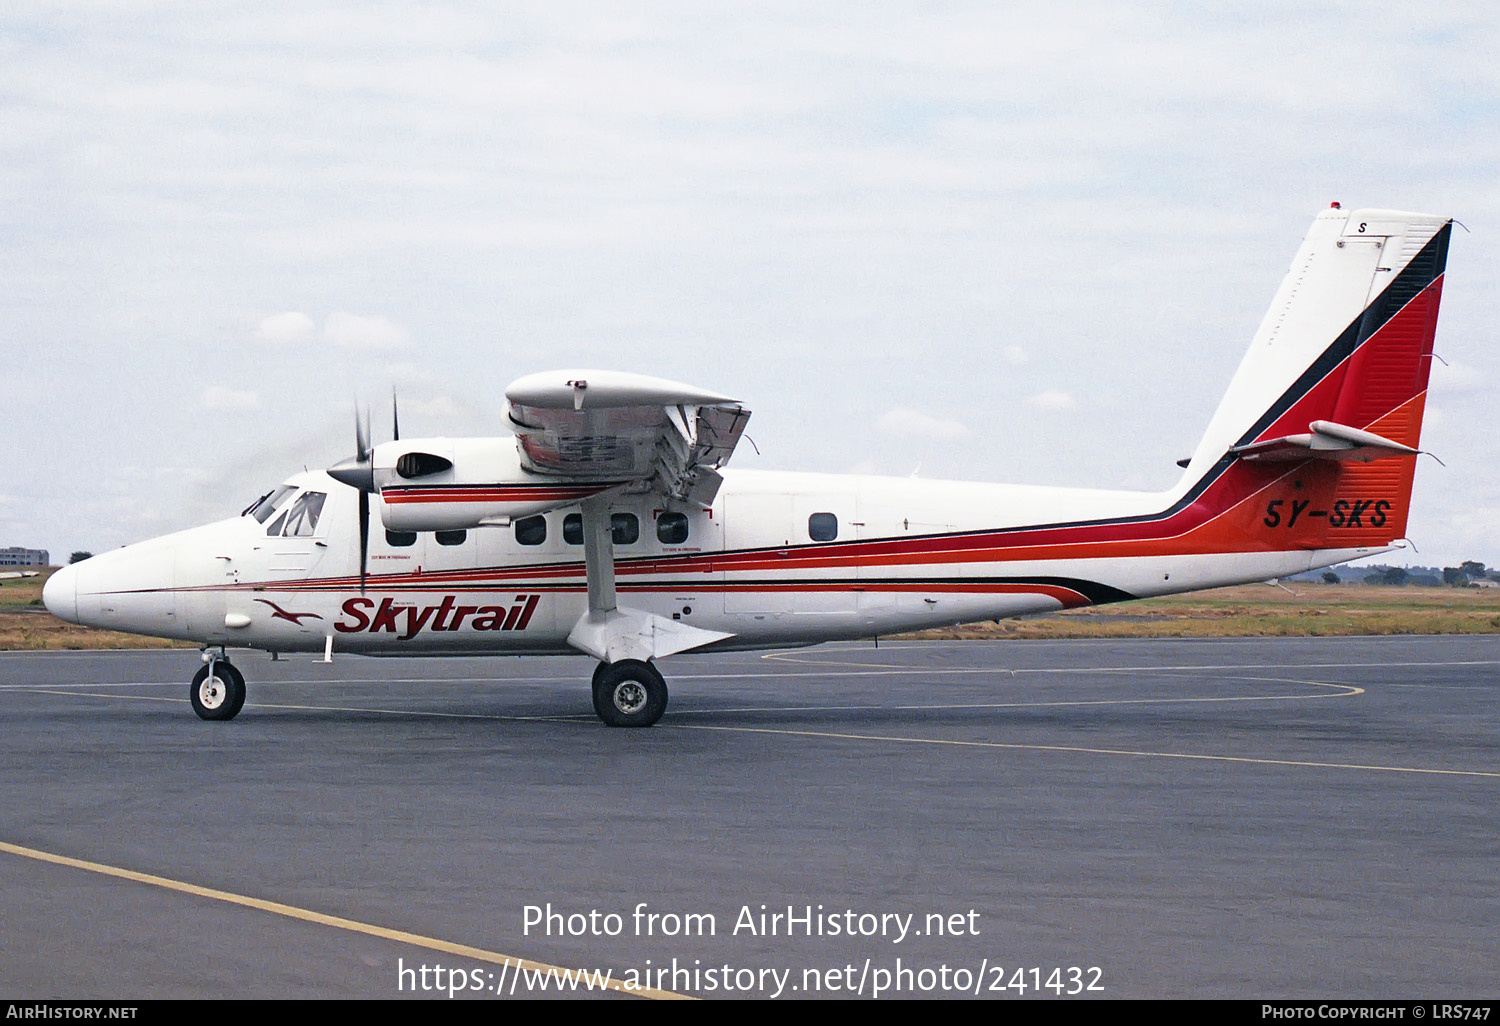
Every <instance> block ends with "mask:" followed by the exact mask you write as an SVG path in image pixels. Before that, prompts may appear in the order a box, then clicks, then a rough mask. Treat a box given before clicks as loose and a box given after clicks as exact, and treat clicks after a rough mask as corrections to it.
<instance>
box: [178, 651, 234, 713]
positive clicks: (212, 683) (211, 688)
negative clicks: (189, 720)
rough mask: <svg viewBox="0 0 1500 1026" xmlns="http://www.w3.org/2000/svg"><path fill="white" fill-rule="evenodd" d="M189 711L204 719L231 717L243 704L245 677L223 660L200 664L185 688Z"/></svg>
mask: <svg viewBox="0 0 1500 1026" xmlns="http://www.w3.org/2000/svg"><path fill="white" fill-rule="evenodd" d="M188 699H189V700H190V701H191V702H192V703H193V712H195V713H197V714H198V715H199V717H201V718H202V719H205V720H232V719H234V718H235V716H237V715H238V714H239V711H240V709H241V708H242V707H243V706H244V704H245V678H244V677H243V676H241V675H240V671H239V670H236V669H235V668H234V667H233V666H232V665H230V664H229V663H228V662H226V661H225V660H223V659H218V660H215V661H214V662H212V663H204V664H203V667H202V668H201V669H200V670H199V671H198V672H197V673H195V674H194V675H193V683H192V686H191V687H189V688H188Z"/></svg>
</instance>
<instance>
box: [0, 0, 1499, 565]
mask: <svg viewBox="0 0 1500 1026" xmlns="http://www.w3.org/2000/svg"><path fill="white" fill-rule="evenodd" d="M1497 58H1500V11H1497V9H1496V8H1495V7H1494V5H1493V4H1487V3H1452V4H1441V5H1422V6H1410V5H1408V6H1407V7H1405V8H1394V7H1393V9H1390V10H1379V9H1378V8H1374V9H1372V8H1371V7H1370V5H1367V4H1354V3H1317V2H1306V0H1298V2H1296V3H1274V2H1257V3H1254V4H1233V3H1226V4H1213V5H1198V4H1188V3H1161V2H1152V3H1122V2H1108V3H1068V2H1063V3H1055V4H1048V5H997V4H993V3H958V2H955V3H941V2H938V3H934V2H923V3H879V2H868V3H860V4H848V5H844V4H823V5H808V4H801V3H785V4H779V3H774V2H762V3H754V4H747V5H737V4H732V3H718V4H708V5H705V4H701V3H652V2H642V3H633V4H628V5H627V4H604V3H599V4H575V3H566V2H556V0H549V2H546V3H535V4H528V3H516V4H508V5H505V6H504V8H503V9H502V8H501V7H500V6H499V5H494V6H492V5H485V4H426V3H424V4H416V3H400V2H392V3H368V2H364V3H357V4H356V3H350V4H339V3H329V4H318V5H309V4H305V3H280V2H276V0H258V2H255V3H246V4H235V3H228V2H226V3H215V4H212V5H201V4H157V3H145V2H132V0H118V2H98V3H88V4H75V3H52V2H47V0H28V2H27V3H25V4H20V5H7V6H6V7H5V8H4V10H3V12H0V348H3V352H4V355H5V358H6V359H5V365H6V375H5V387H4V389H3V392H0V395H3V403H4V407H3V408H4V411H5V413H4V418H3V421H0V423H3V432H4V443H5V444H4V446H3V459H4V460H5V464H6V466H5V473H4V476H3V479H0V546H4V545H21V546H25V547H29V548H46V549H49V550H50V551H51V553H52V555H53V561H54V562H61V561H63V560H64V559H66V556H67V553H69V552H70V551H72V550H74V549H86V550H90V551H101V550H104V549H108V548H111V547H114V546H118V545H122V544H126V543H129V542H132V541H137V540H141V539H143V538H146V537H150V536H154V535H157V534H162V533H165V532H167V531H170V530H175V529H178V528H182V527H187V526H191V525H193V524H195V523H201V522H205V521H209V520H214V519H219V518H221V517H224V516H232V515H234V514H236V513H238V512H239V511H240V510H241V509H242V508H243V507H244V506H245V505H247V504H248V503H249V502H250V501H251V500H253V499H254V498H255V497H256V496H258V495H260V494H261V493H262V492H264V491H266V490H267V489H268V488H270V487H271V486H272V485H273V484H274V483H276V482H277V481H279V480H280V479H281V478H283V477H285V476H287V475H289V474H291V473H293V472H296V471H298V470H301V469H303V467H313V468H316V467H323V466H328V465H330V464H332V463H334V462H337V461H338V460H340V459H343V458H345V457H347V456H350V455H352V454H353V450H354V426H353V422H354V406H355V402H356V400H357V399H358V400H359V401H362V402H364V403H367V404H370V405H372V406H373V407H374V408H375V411H376V413H375V438H376V440H377V441H378V440H381V439H383V438H386V437H389V431H390V425H389V413H388V406H389V397H390V392H391V389H392V388H393V387H394V388H395V389H396V390H397V391H398V393H399V395H400V406H401V425H402V430H403V434H404V436H406V437H416V436H422V435H427V436H431V435H494V434H502V433H504V429H503V426H502V425H503V405H504V396H503V393H504V389H505V386H506V385H507V384H508V383H509V382H510V381H512V380H513V379H515V378H518V377H520V376H522V375H524V374H529V373H532V372H535V371H539V370H546V369H549V368H553V367H601V368H609V369H618V370H628V371H636V372H640V373H646V374H655V375H659V376H663V377H669V378H674V379H678V380H682V381H687V382H691V383H693V384H695V385H699V386H702V387H704V388H708V389H712V390H715V391H719V392H724V393H728V394H731V395H733V396H735V397H736V398H739V399H741V400H743V401H744V402H745V404H746V405H747V406H748V408H750V409H751V410H752V411H753V416H752V418H751V421H750V426H749V431H748V433H749V436H750V437H751V438H752V439H753V441H754V443H755V447H756V449H758V450H759V452H758V453H757V452H756V451H755V449H752V448H751V447H749V446H746V445H743V444H742V446H741V450H742V451H739V452H737V453H736V455H735V458H734V460H733V462H732V464H731V466H735V467H758V468H765V469H782V470H810V471H824V472H845V471H849V472H860V473H889V474H895V475H899V476H903V477H904V476H910V475H916V476H918V477H922V478H960V479H968V480H988V481H1005V482H1019V483H1035V484H1055V485H1082V486H1092V487H1108V488H1128V489H1145V490H1159V489H1164V488H1167V487H1169V486H1171V484H1172V483H1173V482H1174V481H1175V480H1176V478H1177V475H1178V474H1179V473H1180V471H1179V469H1178V468H1177V467H1176V466H1175V465H1174V461H1175V460H1177V459H1179V458H1180V457H1183V456H1186V455H1188V454H1189V453H1190V452H1191V451H1192V449H1193V447H1194V445H1195V443H1196V442H1197V439H1198V437H1199V436H1200V435H1201V433H1202V431H1203V429H1204V428H1205V427H1206V425H1207V423H1208V420H1209V417H1210V416H1211V414H1212V412H1213V410H1214V408H1215V406H1216V405H1217V403H1218V401H1219V399H1220V397H1221V396H1222V394H1223V392H1224V390H1225V388H1226V386H1227V384H1228V381H1229V378H1230V376H1231V375H1232V373H1233V371H1234V369H1235V367H1236V366H1237V365H1238V363H1239V360H1240V358H1241V357H1242V356H1243V354H1244V350H1245V348H1246V347H1247V346H1248V344H1249V341H1250V338H1251V336H1252V335H1253V333H1254V331H1255V329H1256V326H1257V325H1258V324H1259V322H1260V319H1261V317H1262V315H1263V314H1264V312H1265V309H1266V306H1267V305H1268V303H1269V301H1270V299H1271V296H1272V294H1273V293H1274V291H1275V289H1276V287H1277V285H1278V284H1279V282H1280V280H1281V278H1282V276H1283V275H1284V274H1285V272H1286V269H1287V265H1288V263H1289V261H1290V259H1291V257H1292V255H1293V253H1294V252H1295V250H1296V248H1297V245H1298V243H1299V241H1300V239H1301V237H1302V235H1303V233H1304V232H1305V231H1306V229H1307V226H1308V224H1309V223H1310V222H1311V219H1312V217H1313V216H1314V215H1315V214H1316V213H1317V211H1318V210H1319V209H1321V208H1324V207H1326V206H1327V205H1328V204H1329V203H1330V202H1332V201H1339V202H1341V203H1342V204H1343V205H1344V206H1345V207H1346V208H1354V207H1362V206H1370V207H1396V208H1401V209H1410V210H1422V211H1428V212H1432V213H1438V214H1444V215H1448V216H1452V217H1455V218H1457V219H1458V220H1459V221H1460V222H1461V223H1462V224H1463V225H1464V227H1465V229H1467V231H1465V230H1464V229H1456V230H1455V235H1454V240H1453V244H1452V248H1451V251H1450V256H1449V263H1448V271H1449V274H1448V279H1447V281H1446V283H1445V288H1444V294H1443V310H1442V316H1441V319H1440V322H1439V325H1438V337H1437V352H1438V353H1439V355H1440V356H1441V357H1442V358H1443V360H1444V361H1446V362H1445V363H1438V364H1436V365H1435V367H1434V371H1433V376H1432V386H1431V393H1430V396H1429V403H1428V413H1427V420H1426V425H1425V428H1424V433H1423V448H1424V449H1428V450H1431V451H1432V453H1433V454H1434V455H1436V456H1437V457H1439V458H1440V459H1441V460H1442V463H1443V464H1445V466H1444V465H1440V464H1439V463H1438V462H1437V460H1434V459H1432V458H1431V457H1428V456H1423V457H1422V458H1421V463H1420V464H1419V469H1418V472H1417V481H1416V493H1415V496H1414V500H1413V508H1412V514H1411V519H1410V524H1409V534H1410V536H1411V540H1412V542H1413V543H1414V544H1415V546H1416V551H1415V552H1413V553H1410V554H1408V555H1406V556H1403V557H1399V558H1397V559H1396V560H1395V561H1396V562H1408V561H1409V562H1411V563H1415V564H1426V565H1453V564H1456V563H1457V562H1458V561H1460V560H1464V559H1479V560H1482V561H1484V562H1486V563H1488V564H1491V565H1496V564H1500V531H1497V529H1496V528H1497V527H1500V473H1497V468H1500V439H1497V431H1496V422H1497V416H1496V403H1495V401H1494V399H1493V395H1492V389H1493V388H1494V386H1495V383H1496V382H1497V381H1500V353H1497V350H1496V347H1495V345H1494V344H1493V341H1492V338H1491V331H1490V329H1491V326H1492V325H1493V324H1494V323H1495V322H1496V317H1495V314H1496V311H1497V306H1500V282H1497V269H1500V188H1497V183H1496V169H1497V168H1500V131H1497V128H1500V59H1497ZM1387 559H1389V557H1387Z"/></svg>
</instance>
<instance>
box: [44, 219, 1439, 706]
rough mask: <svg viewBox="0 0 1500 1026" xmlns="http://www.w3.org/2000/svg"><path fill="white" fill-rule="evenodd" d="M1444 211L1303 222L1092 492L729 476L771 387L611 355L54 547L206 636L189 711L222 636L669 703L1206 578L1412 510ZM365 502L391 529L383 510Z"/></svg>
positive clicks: (141, 610) (1376, 534)
mask: <svg viewBox="0 0 1500 1026" xmlns="http://www.w3.org/2000/svg"><path fill="white" fill-rule="evenodd" d="M1450 232H1451V222H1450V221H1449V220H1448V219H1447V218H1442V217H1432V216H1428V215H1424V214H1413V213H1402V212H1398V211H1391V210H1358V211H1354V212H1352V213H1350V212H1346V211H1343V210H1341V209H1339V207H1338V205H1337V204H1334V205H1333V207H1331V208H1330V209H1328V210H1325V211H1323V212H1322V213H1320V214H1319V215H1318V217H1317V219H1316V220H1315V221H1314V222H1313V225H1312V228H1311V230H1310V231H1309V232H1308V235H1307V238H1306V239H1305V240H1304V242H1303V244H1302V247H1301V249H1299V250H1298V252H1297V255H1296V258H1295V259H1294V260H1293V261H1292V266H1291V270H1290V271H1289V272H1288V274H1287V276H1286V280H1285V281H1284V282H1283V283H1282V285H1281V288H1280V290H1279V291H1278V292H1277V293H1276V298H1275V299H1274V301H1273V302H1272V304H1271V309H1270V311H1269V312H1268V313H1267V314H1266V317H1265V320H1264V321H1263V322H1262V323H1261V326H1260V330H1259V331H1258V332H1257V333H1256V335H1255V339H1254V341H1253V342H1252V344H1251V347H1250V352H1249V354H1248V355H1247V356H1246V357H1245V359H1244V362H1243V363H1242V364H1241V365H1240V368H1239V370H1238V372H1237V373H1236V374H1235V376H1234V379H1233V381H1232V382H1231V383H1230V386H1229V393H1228V395H1227V396H1226V397H1225V398H1224V400H1223V402H1222V403H1221V404H1220V406H1219V409H1218V412H1217V413H1215V415H1214V417H1213V419H1212V421H1211V422H1210V423H1209V426H1208V431H1207V433H1206V434H1205V435H1204V436H1203V440H1202V441H1201V442H1200V443H1199V444H1198V448H1197V451H1196V452H1194V453H1193V455H1192V457H1191V458H1190V459H1187V460H1183V461H1182V465H1183V466H1184V467H1185V468H1186V469H1185V472H1184V473H1183V475H1182V479H1181V481H1179V482H1178V483H1177V485H1176V487H1174V488H1171V489H1169V490H1168V491H1165V492H1160V493H1138V492H1115V491H1094V490H1083V489H1071V488H1041V487H1027V486H1015V485H993V484H970V483H960V482H939V481H918V480H911V479H904V478H883V477H862V476H843V475H826V474H790V473H766V472H749V471H738V472H736V471H730V470H724V469H723V468H724V465H725V464H726V463H727V462H728V461H729V458H730V456H731V455H732V454H733V453H734V449H735V446H736V444H737V443H738V442H739V440H740V436H741V433H742V432H743V431H744V430H745V423H746V421H747V420H748V419H749V416H750V414H749V412H748V411H747V410H746V409H745V408H744V407H743V406H741V405H740V403H739V402H737V401H735V400H733V399H730V398H729V397H727V396H723V395H719V394H717V393H714V392H710V391H706V390H704V389H701V388H695V387H693V386H690V385H683V384H679V383H677V382H673V381H664V380H660V379H656V378H647V377H642V376H638V375H634V374H621V373H612V372H607V371H593V370H569V371H557V372H553V373H546V374H534V375H531V376H529V377H524V378H521V379H520V380H519V381H516V382H514V383H513V384H512V385H511V386H510V387H509V388H507V389H506V392H505V394H506V398H507V399H508V400H509V417H510V425H509V426H510V429H511V431H512V432H513V437H499V438H472V439H463V438H461V439H450V438H425V439H415V440H408V439H401V438H400V433H399V429H398V430H397V431H396V435H397V440H395V441H391V442H387V443H384V444H381V445H377V446H374V447H373V448H372V447H371V446H370V445H369V442H368V428H367V427H366V428H364V429H361V430H357V431H356V438H357V444H358V454H357V455H356V456H355V457H354V458H353V459H349V460H345V461H344V462H342V463H340V464H338V465H336V466H334V467H332V468H330V469H329V470H328V471H327V472H326V473H325V472H315V473H304V474H298V475H296V476H294V477H292V478H290V479H289V480H288V481H287V482H286V483H285V484H283V485H281V486H280V487H278V488H276V489H275V490H273V491H271V492H269V493H267V494H266V495H264V496H262V497H261V498H259V499H257V500H256V501H255V502H253V503H251V505H250V507H249V508H248V509H246V510H245V511H244V513H243V514H241V515H240V516H239V517H236V518H234V519H232V520H225V521H221V522H219V523H215V524H209V525H206V526H204V527H198V528H194V529H192V530H189V531H183V532H180V533H178V534H172V535H167V536H166V537H162V538H157V539H155V540H153V541H147V542H142V543H140V544H137V545H131V546H128V547H126V548H123V549H119V550H117V551H114V552H111V553H107V554H104V555H98V556H95V557H93V558H92V559H89V560H86V561H84V562H81V563H77V564H74V565H72V566H68V567H64V568H63V569H61V570H59V571H58V572H57V573H56V574H55V575H53V577H52V578H51V579H50V580H49V581H48V582H47V584H46V588H45V591H44V597H45V600H46V604H47V608H48V609H49V610H51V611H52V613H53V614H55V615H56V616H59V617H61V618H62V619H64V620H70V621H73V622H75V623H80V624H87V625H90V626H97V627H103V628H108V629H111V630H120V631H131V632H135V633H140V634H151V635H158V636H162V637H169V638H177V639H182V640H186V641H193V642H197V643H199V644H201V645H202V646H203V660H204V665H203V667H202V668H201V669H200V670H199V671H198V674H197V676H196V677H194V678H193V682H192V686H191V689H190V694H191V697H192V704H193V709H194V710H195V711H196V712H197V714H198V715H199V716H201V717H203V718H204V719H209V720H227V719H232V718H233V717H234V716H235V714H236V713H238V712H239V711H240V707H241V705H243V703H244V700H245V682H244V678H243V677H242V676H241V674H240V673H239V671H238V670H236V669H235V668H234V666H233V665H231V663H230V661H229V659H228V658H227V656H226V650H227V649H228V648H251V649H262V650H266V651H270V652H272V653H278V652H296V651H313V652H317V651H322V652H323V653H324V654H325V658H331V657H332V653H333V652H334V651H340V652H355V653H364V654H371V655H379V654H400V655H418V654H430V655H466V654H480V653H484V654H496V653H526V654H542V653H569V652H584V653H587V654H588V655H591V656H593V657H594V658H596V659H598V660H599V665H598V668H597V669H596V670H595V672H594V679H593V698H594V709H595V710H596V712H597V713H598V715H599V717H600V719H602V720H603V721H604V722H605V723H608V724H610V725H612V726H621V727H644V726H649V725H650V724H652V723H655V722H656V721H657V719H658V718H659V717H660V716H661V715H662V712H663V710H664V709H665V708H666V705H667V687H666V684H665V682H664V681H663V680H662V675H661V673H660V672H658V670H657V668H656V661H657V660H660V659H662V658H664V657H666V656H670V655H673V654H674V653H677V652H685V651H688V650H690V649H701V650H705V651H707V650H715V649H717V650H727V649H752V648H776V647H783V646H790V645H803V644H811V643H816V642H820V641H828V640H833V639H848V638H865V637H871V636H878V635H881V634H891V633H894V632H897V631H910V630H917V629H920V628H924V627H936V626H943V625H949V624H959V623H966V622H973V621H978V620H991V619H999V618H1001V617H1013V616H1022V615H1027V614H1032V613H1043V612H1048V611H1051V610H1056V609H1068V608H1073V607H1077V606H1087V605H1091V604H1097V603H1104V602H1117V601H1121V600H1124V599H1131V598H1140V597H1144V596H1149V595H1163V594H1168V593H1172V592H1184V591H1191V590H1194V589H1199V588H1213V587H1219V586H1221V585H1227V584H1236V583H1243V582H1251V581H1263V580H1266V579H1267V578H1271V577H1278V576H1283V575H1287V574H1293V573H1298V572H1300V571H1304V570H1309V569H1312V568H1315V567H1320V566H1327V565H1330V564H1334V563H1341V562H1343V561H1345V560H1349V559H1354V558H1357V557H1360V556H1368V555H1371V554H1374V553H1378V552H1382V551H1386V550H1388V549H1389V548H1391V547H1392V545H1393V543H1394V542H1396V541H1397V540H1399V539H1401V538H1403V537H1404V536H1405V534H1406V519H1407V511H1408V502H1409V499H1410V496H1411V486H1412V475H1413V471H1414V467H1415V463H1416V457H1417V454H1418V450H1417V446H1418V437H1419V432H1420V428H1421V422H1422V409H1423V404H1424V400H1425V397H1426V390H1427V376H1428V369H1429V366H1430V359H1431V355H1432V342H1433V331H1434V328H1435V325H1436V322H1437V313H1438V299H1439V295H1440V293H1441V291H1442V279H1443V268H1444V264H1445V261H1446V258H1447V252H1448V239H1449V235H1450ZM372 506H373V508H374V509H375V510H378V512H379V522H378V523H375V522H374V520H373V517H372V515H371V514H372Z"/></svg>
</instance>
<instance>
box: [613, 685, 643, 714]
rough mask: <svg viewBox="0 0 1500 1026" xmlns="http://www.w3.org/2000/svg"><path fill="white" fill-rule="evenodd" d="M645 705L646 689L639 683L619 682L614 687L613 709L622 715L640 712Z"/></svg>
mask: <svg viewBox="0 0 1500 1026" xmlns="http://www.w3.org/2000/svg"><path fill="white" fill-rule="evenodd" d="M645 705H646V688H645V687H644V686H643V685H642V684H641V683H640V682H639V681H633V680H626V681H621V682H620V683H619V685H617V686H616V687H615V708H616V709H618V710H620V711H621V712H622V713H626V714H630V713H637V712H640V711H641V709H642V708H643V707H644V706H645Z"/></svg>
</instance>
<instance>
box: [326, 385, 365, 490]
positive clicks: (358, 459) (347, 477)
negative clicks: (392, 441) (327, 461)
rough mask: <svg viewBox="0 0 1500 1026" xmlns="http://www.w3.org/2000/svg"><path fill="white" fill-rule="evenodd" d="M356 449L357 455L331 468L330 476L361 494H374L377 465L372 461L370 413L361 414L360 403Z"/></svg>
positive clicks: (356, 410) (356, 420)
mask: <svg viewBox="0 0 1500 1026" xmlns="http://www.w3.org/2000/svg"><path fill="white" fill-rule="evenodd" d="M354 448H355V455H354V456H353V457H352V458H351V459H347V460H340V461H339V462H338V463H335V464H334V465H333V466H331V467H329V468H328V476H329V477H331V478H333V479H334V480H335V481H342V482H343V483H344V484H346V485H348V486H349V487H350V488H358V489H359V490H360V493H361V494H364V493H365V492H373V491H374V490H375V464H374V462H373V461H372V460H371V456H372V455H373V453H374V450H372V449H371V448H370V411H369V410H365V411H363V413H362V414H361V411H360V408H359V404H358V403H355V404H354Z"/></svg>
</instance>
